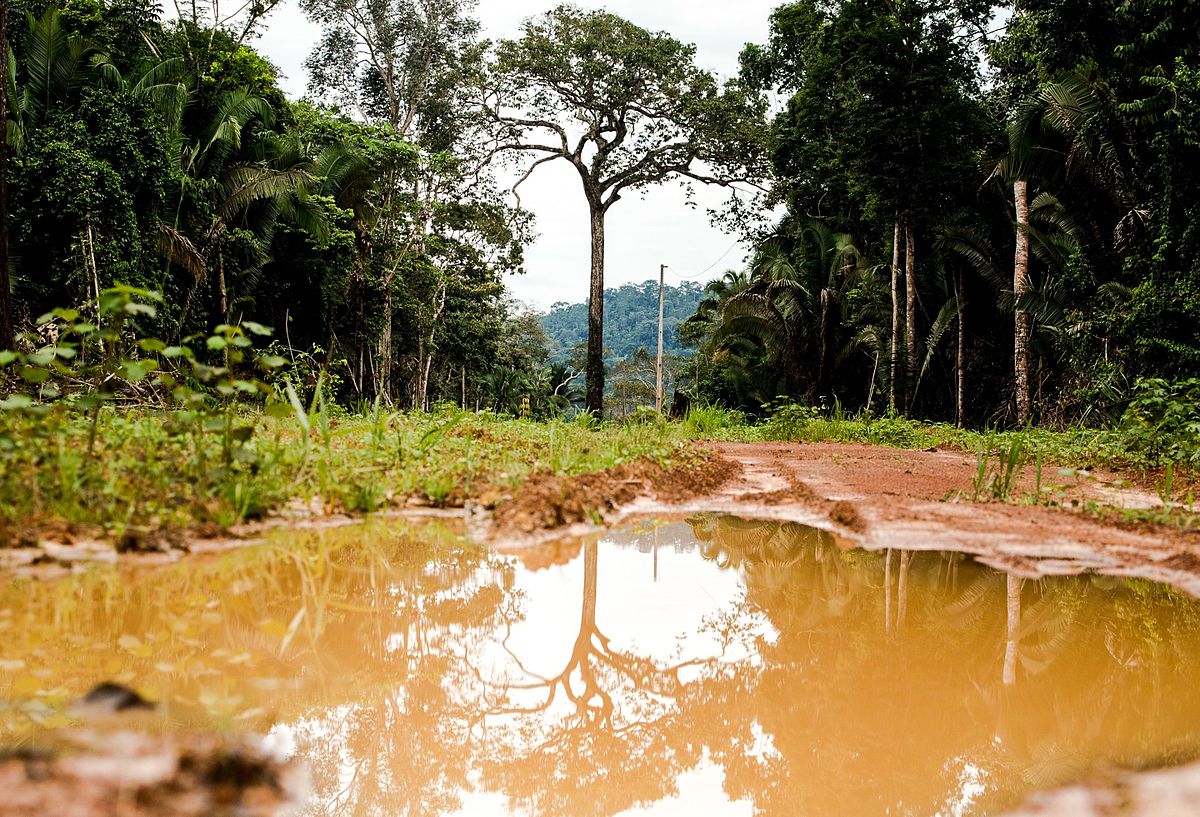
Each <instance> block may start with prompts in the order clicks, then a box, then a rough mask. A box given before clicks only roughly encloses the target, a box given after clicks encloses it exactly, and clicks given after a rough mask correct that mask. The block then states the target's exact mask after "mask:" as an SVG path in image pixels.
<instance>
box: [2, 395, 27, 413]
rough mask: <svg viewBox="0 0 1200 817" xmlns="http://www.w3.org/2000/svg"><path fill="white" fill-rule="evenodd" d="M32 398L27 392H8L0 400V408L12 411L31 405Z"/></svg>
mask: <svg viewBox="0 0 1200 817" xmlns="http://www.w3.org/2000/svg"><path fill="white" fill-rule="evenodd" d="M33 403H34V401H33V398H32V397H30V396H29V395H27V394H10V395H9V396H8V397H6V398H4V399H3V400H0V410H4V411H14V410H19V409H25V408H29V407H30V406H32V405H33Z"/></svg>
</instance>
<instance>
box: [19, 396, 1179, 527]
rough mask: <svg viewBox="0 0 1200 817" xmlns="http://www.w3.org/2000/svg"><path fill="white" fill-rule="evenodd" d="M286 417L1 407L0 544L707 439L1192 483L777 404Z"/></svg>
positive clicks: (227, 521) (984, 475) (436, 483)
mask: <svg viewBox="0 0 1200 817" xmlns="http://www.w3.org/2000/svg"><path fill="white" fill-rule="evenodd" d="M292 396H293V398H294V394H293V395H292ZM276 408H278V406H277V407H276ZM283 408H285V409H287V411H285V412H280V411H274V412H269V413H251V412H248V411H247V412H239V413H237V414H236V416H234V415H231V414H229V413H228V412H225V413H218V414H216V415H212V414H209V415H188V414H187V413H185V412H179V411H171V410H146V409H123V408H119V407H117V406H115V405H110V406H103V407H101V409H100V410H98V411H86V412H84V411H79V410H76V409H72V408H71V407H70V406H69V405H66V404H60V405H57V406H55V407H54V408H53V410H51V411H50V412H49V413H46V412H40V413H38V414H28V413H24V412H19V411H18V412H0V467H2V469H3V472H2V474H0V546H3V545H6V544H7V545H13V544H21V543H22V542H23V541H26V540H29V539H31V538H36V536H37V535H38V534H39V533H40V532H44V531H45V530H46V529H47V528H53V527H55V526H64V525H65V526H69V527H71V528H72V529H73V530H74V532H75V533H77V534H78V533H80V532H83V533H86V534H93V535H96V536H98V537H102V538H105V539H109V540H111V541H113V542H115V543H116V544H117V545H118V546H121V547H128V548H138V547H146V546H161V545H164V544H169V543H170V542H172V541H173V540H178V539H179V538H181V537H182V536H183V535H184V534H186V533H189V532H218V531H221V530H224V529H227V528H229V527H230V526H232V525H234V524H236V523H238V522H241V521H243V520H247V519H255V518H259V517H263V516H265V515H268V514H270V513H274V512H279V511H281V510H284V509H287V508H288V507H289V506H294V507H295V508H296V510H297V511H303V512H338V511H341V512H350V513H371V512H375V511H380V510H385V509H388V508H394V507H398V506H402V505H405V504H407V503H409V502H410V501H412V500H414V499H416V500H418V501H421V502H424V503H427V504H430V505H433V506H437V507H442V506H456V505H461V504H463V503H464V502H467V501H470V500H475V501H480V502H483V503H484V504H489V505H490V504H493V503H494V502H496V501H498V500H500V499H501V498H502V497H503V496H504V494H505V493H507V492H509V491H511V490H512V489H514V488H515V487H516V486H518V485H520V484H521V483H522V482H523V481H524V480H525V479H526V478H528V477H529V476H530V475H531V474H534V473H554V474H558V475H578V474H584V473H591V472H596V471H602V470H604V469H607V468H610V467H613V466H616V465H620V464H622V463H625V462H628V461H630V460H633V459H636V458H638V457H643V456H645V457H649V458H650V459H652V460H654V461H656V462H658V463H659V464H662V465H669V464H670V463H671V462H672V461H674V460H677V459H678V458H681V457H686V456H688V455H689V454H688V452H689V451H691V450H692V447H691V444H692V443H693V442H696V441H704V440H739V441H758V440H764V441H766V440H801V441H809V442H818V441H837V442H846V443H867V444H872V445H884V446H890V447H895V448H903V449H927V448H933V447H936V448H952V449H958V450H962V451H967V452H974V453H975V455H976V458H977V463H978V468H977V474H976V476H975V478H974V479H973V481H972V485H971V486H969V487H968V486H964V489H963V495H964V496H969V497H971V498H972V499H974V500H976V501H1017V500H1018V499H1019V498H1018V497H1016V496H1015V494H1014V492H1015V490H1016V485H1017V481H1018V478H1019V476H1020V475H1021V473H1022V472H1023V471H1024V470H1025V469H1026V466H1027V465H1028V464H1029V463H1034V462H1036V469H1037V474H1038V479H1037V484H1038V488H1037V495H1036V496H1035V497H1034V501H1036V502H1041V501H1042V499H1043V497H1042V494H1043V489H1044V487H1045V486H1043V485H1042V479H1041V474H1042V471H1043V467H1055V468H1058V469H1059V470H1060V471H1062V469H1064V468H1067V469H1073V470H1080V469H1088V468H1092V467H1096V466H1107V467H1112V468H1121V469H1125V470H1135V471H1140V472H1141V476H1142V477H1143V479H1142V482H1144V483H1147V484H1152V483H1153V480H1154V479H1158V480H1159V482H1160V484H1162V485H1163V487H1162V488H1161V489H1160V493H1161V492H1162V491H1165V492H1166V495H1167V496H1168V497H1169V496H1171V495H1172V494H1173V493H1174V492H1175V491H1176V487H1177V485H1178V484H1180V483H1190V480H1191V477H1190V475H1188V474H1179V473H1177V472H1176V471H1175V470H1174V469H1173V468H1169V469H1167V470H1166V471H1165V472H1161V471H1158V472H1156V471H1153V470H1152V469H1151V463H1149V462H1147V461H1146V460H1145V459H1141V458H1139V455H1138V454H1137V452H1136V451H1133V450H1131V448H1130V447H1129V446H1127V445H1125V442H1124V440H1123V439H1122V435H1121V432H1120V431H1113V430H1093V429H1071V430H1064V431H1050V430H1045V429H1026V430H1022V431H991V430H985V431H973V430H966V429H960V428H956V427H954V426H950V425H946V424H938V423H924V422H919V421H915V420H909V419H906V418H902V417H895V416H884V417H874V416H871V415H869V414H860V415H854V416H850V415H846V414H844V413H843V412H842V411H841V410H840V409H838V408H835V409H834V411H833V412H831V413H829V414H822V413H819V412H818V411H816V410H814V409H812V408H809V407H804V406H798V405H783V406H779V407H777V408H776V409H775V411H774V412H773V413H772V414H771V416H770V417H769V418H768V419H767V420H766V421H764V422H760V423H757V424H755V423H752V422H751V421H750V420H749V418H747V416H746V415H744V414H742V413H741V412H737V411H731V410H728V409H723V408H719V407H712V406H702V405H701V406H695V407H693V408H692V410H691V411H690V412H689V413H688V415H687V417H686V418H684V419H683V420H682V421H680V422H677V423H666V422H663V421H657V420H654V419H653V418H640V419H639V420H638V421H635V422H628V423H597V422H595V421H594V420H592V419H590V417H588V416H587V415H581V416H580V417H579V418H578V419H576V420H574V421H566V420H550V421H534V420H524V419H514V418H510V417H504V416H499V415H495V414H490V413H487V412H484V413H472V412H465V411H460V410H459V409H457V408H454V407H440V408H438V409H437V410H435V411H433V412H431V413H420V412H398V411H392V410H389V409H387V408H385V407H383V406H380V405H378V404H377V405H375V406H369V407H367V408H366V409H365V410H364V411H362V412H361V413H356V414H351V413H348V412H346V411H345V410H343V409H341V408H340V407H338V406H335V405H332V404H329V403H327V402H325V401H324V400H323V399H320V398H319V396H318V399H315V400H314V401H313V403H312V404H311V405H309V406H308V407H305V405H303V404H302V403H301V402H300V401H299V400H298V399H292V400H291V401H290V405H285V406H283ZM272 415H274V416H272ZM1159 474H1161V476H1158V475H1159ZM1164 506H1166V507H1167V512H1168V514H1169V513H1172V512H1174V511H1178V513H1177V514H1176V516H1177V517H1179V519H1182V518H1183V517H1185V516H1190V514H1187V513H1185V512H1184V511H1183V510H1182V509H1180V508H1175V509H1174V511H1173V510H1172V508H1171V507H1170V506H1171V503H1170V502H1169V501H1168V500H1164ZM1179 519H1175V518H1173V519H1172V520H1171V522H1170V523H1171V524H1179ZM1186 524H1188V525H1190V522H1188V523H1186Z"/></svg>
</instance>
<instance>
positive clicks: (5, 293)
mask: <svg viewBox="0 0 1200 817" xmlns="http://www.w3.org/2000/svg"><path fill="white" fill-rule="evenodd" d="M0 54H3V55H4V57H5V62H7V61H8V0H0ZM7 73H8V72H7V71H6V72H5V78H4V81H3V82H0V122H3V123H6V127H7V122H8V77H7ZM14 340H15V338H14V332H13V309H12V282H11V281H9V277H8V139H7V138H5V139H0V350H4V349H9V348H11V347H12V345H13V341H14Z"/></svg>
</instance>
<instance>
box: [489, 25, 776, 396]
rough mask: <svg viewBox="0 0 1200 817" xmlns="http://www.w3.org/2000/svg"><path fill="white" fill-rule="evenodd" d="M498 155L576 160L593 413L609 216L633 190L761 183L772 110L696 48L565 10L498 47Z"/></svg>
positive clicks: (494, 73)
mask: <svg viewBox="0 0 1200 817" xmlns="http://www.w3.org/2000/svg"><path fill="white" fill-rule="evenodd" d="M482 92H483V100H482V103H483V104H482V107H483V109H484V111H485V112H486V114H487V115H488V116H489V117H490V119H491V121H492V123H493V124H494V126H495V145H494V148H493V151H492V153H493V155H501V154H511V153H518V154H527V155H533V156H536V157H537V158H536V159H535V160H534V161H533V162H532V163H531V164H529V165H528V167H526V168H525V170H524V172H523V173H522V175H521V176H520V178H519V180H518V181H517V184H516V185H515V186H514V191H515V190H516V189H517V188H519V187H520V185H521V184H522V183H523V182H524V181H525V180H526V179H528V178H529V176H530V175H531V174H532V173H533V172H534V170H536V169H537V167H539V166H540V165H543V164H546V163H548V162H552V161H555V160H559V159H561V160H565V161H567V162H569V163H570V164H571V165H572V166H573V167H574V168H575V170H576V171H577V172H578V175H579V179H580V182H581V184H582V188H583V195H584V199H585V200H586V201H587V205H588V215H589V218H588V222H589V230H590V234H591V265H590V269H589V277H590V289H589V308H588V355H587V401H586V407H587V410H588V411H590V412H593V413H596V414H599V413H601V412H602V411H603V404H604V352H603V343H604V340H603V338H604V249H605V230H604V226H605V217H606V215H607V214H608V211H609V210H610V209H611V208H612V206H613V205H614V204H616V203H617V202H618V201H620V199H621V197H622V195H623V194H624V193H626V192H630V191H634V190H638V189H644V188H646V187H649V186H651V185H654V184H658V183H660V182H663V181H665V180H667V179H670V178H682V179H687V180H696V181H701V182H705V183H715V184H722V185H726V186H734V185H735V184H736V183H737V182H739V181H743V182H749V181H754V180H755V179H756V178H758V177H759V176H760V175H761V174H762V168H760V167H759V157H760V156H761V155H762V153H761V150H760V149H759V133H760V132H761V128H760V127H759V123H760V122H761V118H762V115H763V112H764V102H763V101H762V99H761V98H760V97H759V96H757V95H753V94H749V93H747V92H746V91H745V90H744V89H743V88H741V87H740V86H738V85H736V84H728V85H726V86H724V87H722V86H720V85H719V84H718V82H717V81H716V79H715V78H714V77H713V76H712V74H710V73H708V72H706V71H703V70H701V69H700V68H698V67H697V66H696V65H695V48H694V47H692V46H690V45H685V44H683V43H681V42H679V41H678V40H676V39H674V38H673V37H671V36H670V35H669V34H666V33H653V32H650V31H647V30H645V29H643V28H640V27H638V26H636V25H634V24H633V23H631V22H629V21H627V20H624V19H622V18H620V17H618V16H616V15H614V14H609V13H606V12H587V11H582V10H580V9H577V8H574V7H571V6H559V7H557V8H555V9H554V10H552V11H550V12H548V13H546V14H544V15H542V16H541V17H538V18H535V19H532V20H529V21H527V22H526V23H525V25H524V28H523V32H522V37H521V38H520V39H519V40H512V41H505V42H502V43H500V44H499V46H498V48H497V49H496V53H495V57H494V59H493V60H492V62H491V64H490V66H489V70H488V76H487V77H486V78H485V83H484V86H483V88H482Z"/></svg>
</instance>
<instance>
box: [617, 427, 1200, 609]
mask: <svg viewBox="0 0 1200 817" xmlns="http://www.w3.org/2000/svg"><path fill="white" fill-rule="evenodd" d="M708 449H709V451H710V452H711V453H712V454H713V455H714V456H715V457H718V458H720V459H725V460H729V461H731V462H733V463H736V464H737V465H739V466H740V467H741V473H740V476H738V477H737V478H736V479H729V480H726V481H725V482H724V483H722V486H721V488H720V489H719V490H718V491H717V492H716V493H714V494H709V495H707V496H698V497H695V498H692V499H690V500H685V501H684V502H683V503H682V504H679V505H676V506H674V507H671V506H668V505H667V504H666V503H663V502H655V501H651V500H648V499H645V498H642V499H639V500H638V501H636V502H633V503H631V504H629V505H627V506H626V507H625V511H624V515H625V516H630V515H637V516H642V515H652V514H655V513H663V512H668V511H669V512H685V513H691V512H699V511H717V512H728V513H734V514H739V515H742V516H756V517H769V518H778V519H788V520H792V521H796V522H803V523H807V524H811V525H815V526H818V527H824V528H827V529H829V530H832V531H834V532H836V533H840V534H842V535H843V536H845V537H846V538H847V540H848V541H851V542H853V543H855V544H858V545H860V546H862V547H865V548H870V549H882V548H902V549H909V550H951V551H959V552H965V553H971V554H975V555H976V556H977V557H979V558H980V560H981V561H983V562H985V563H987V564H991V565H993V566H995V567H998V568H1000V569H1003V570H1006V571H1008V572H1010V573H1014V574H1017V575H1021V576H1026V577H1030V578H1033V577H1037V576H1041V575H1051V574H1067V573H1079V572H1083V571H1087V570H1093V571H1097V572H1101V573H1105V574H1109V575H1116V576H1139V577H1144V578H1148V579H1152V580H1155V581H1160V582H1166V583H1169V584H1173V585H1175V586H1176V587H1179V588H1180V589H1183V590H1185V591H1187V592H1189V593H1191V594H1192V595H1195V596H1198V597H1200V534H1198V533H1197V532H1192V531H1184V530H1181V529H1177V528H1173V527H1166V526H1159V525H1149V524H1131V523H1127V522H1123V521H1122V520H1121V519H1120V518H1119V515H1117V514H1110V515H1108V516H1107V517H1105V518H1104V519H1101V518H1098V517H1097V516H1095V515H1094V514H1089V513H1085V512H1083V511H1082V510H1079V509H1081V508H1083V507H1084V506H1085V505H1086V504H1087V503H1089V502H1090V503H1097V504H1103V505H1108V506H1112V507H1122V506H1123V507H1128V508H1135V507H1137V508H1145V507H1152V506H1154V505H1157V504H1159V501H1158V499H1157V497H1154V496H1153V495H1150V494H1148V493H1146V492H1144V491H1137V490H1132V489H1129V488H1125V487H1121V486H1120V485H1119V484H1115V483H1118V482H1119V480H1118V478H1117V475H1115V474H1109V473H1100V472H1096V473H1092V474H1089V475H1086V476H1078V475H1068V476H1063V475H1060V474H1059V472H1058V470H1057V469H1047V470H1046V471H1044V472H1043V482H1044V484H1043V488H1045V487H1046V484H1048V483H1059V484H1057V485H1054V486H1053V487H1054V491H1053V496H1054V497H1055V499H1056V502H1057V503H1058V504H1057V505H1056V506H1054V507H1048V506H1046V505H1044V504H1042V505H1039V504H1035V503H1033V502H1032V501H1029V502H1022V501H1020V500H1021V498H1022V497H1025V496H1032V494H1033V492H1034V488H1035V486H1034V484H1033V483H1034V475H1033V472H1032V469H1027V470H1026V473H1025V474H1024V475H1023V476H1022V479H1021V480H1020V482H1019V483H1018V485H1017V488H1016V490H1015V491H1014V492H1013V496H1014V498H1015V499H1016V500H1017V501H1010V502H974V501H971V499H970V495H971V483H972V479H973V478H974V476H975V473H976V460H975V457H974V456H973V455H968V454H964V453H962V452H956V451H932V450H931V451H908V450H899V449H891V448H882V447H877V446H868V445H848V444H839V443H812V444H809V443H713V444H710V445H709V446H708Z"/></svg>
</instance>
